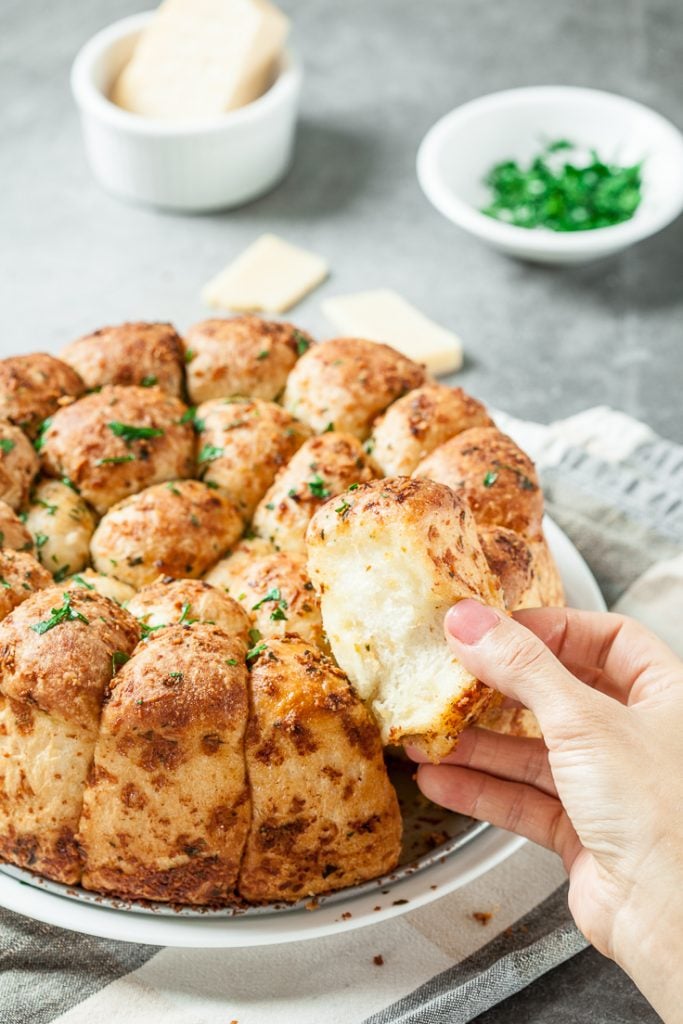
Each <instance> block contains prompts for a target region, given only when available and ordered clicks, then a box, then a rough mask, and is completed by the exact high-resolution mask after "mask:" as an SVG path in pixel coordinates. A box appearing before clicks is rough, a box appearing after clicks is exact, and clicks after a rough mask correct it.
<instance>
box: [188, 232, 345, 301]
mask: <svg viewBox="0 0 683 1024" xmlns="http://www.w3.org/2000/svg"><path fill="white" fill-rule="evenodd" d="M327 274H328V266H327V263H326V262H325V260H324V259H322V258H321V257H320V256H316V255H315V253H312V252H307V251H306V250H305V249H300V248H299V247H298V246H296V245H290V243H289V242H285V240H284V239H283V238H278V236H277V235H261V236H260V238H257V239H256V241H255V242H253V243H252V245H250V246H249V248H248V249H245V250H244V252H243V253H242V255H241V256H238V257H237V259H236V260H235V261H234V262H233V263H229V264H228V266H227V267H225V269H224V270H221V272H220V273H219V274H217V275H216V277H214V278H212V280H211V281H209V282H208V284H206V285H205V286H204V289H203V290H202V299H203V301H204V302H205V303H206V304H207V305H208V306H217V307H219V308H220V309H233V310H235V311H237V312H241V313H258V312H261V311H263V312H269V313H284V312H285V311H286V310H288V309H291V308H292V306H295V305H296V303H297V302H300V301H301V299H302V298H303V297H304V295H307V294H308V292H310V291H312V290H313V289H314V288H317V286H318V285H319V284H320V283H321V281H324V280H325V278H326V277H327Z"/></svg>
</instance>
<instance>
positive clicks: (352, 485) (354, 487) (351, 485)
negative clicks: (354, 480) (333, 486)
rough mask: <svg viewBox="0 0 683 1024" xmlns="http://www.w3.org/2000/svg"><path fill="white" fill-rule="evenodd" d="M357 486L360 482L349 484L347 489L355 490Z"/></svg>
mask: <svg viewBox="0 0 683 1024" xmlns="http://www.w3.org/2000/svg"><path fill="white" fill-rule="evenodd" d="M359 487H360V484H349V490H350V491H357V490H358V488H359Z"/></svg>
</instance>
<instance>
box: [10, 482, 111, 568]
mask: <svg viewBox="0 0 683 1024" xmlns="http://www.w3.org/2000/svg"><path fill="white" fill-rule="evenodd" d="M26 526H27V528H28V529H29V530H30V532H31V534H32V536H33V540H34V543H35V549H36V554H37V556H38V558H39V559H40V561H41V563H42V564H43V565H44V566H45V568H46V569H49V571H50V572H51V573H52V575H53V576H54V577H55V579H56V580H57V581H60V582H61V580H63V579H64V578H65V577H66V576H67V575H69V573H75V572H80V571H81V569H84V568H85V566H86V565H87V564H88V562H89V561H90V539H91V537H92V535H93V533H94V531H95V516H94V515H93V513H92V510H91V509H90V508H89V507H88V505H87V504H86V503H85V501H84V500H83V498H82V497H81V495H80V494H77V493H76V491H74V490H73V488H71V487H69V486H68V485H67V484H63V483H62V482H61V480H45V479H43V480H40V481H39V482H38V483H37V484H36V486H35V487H34V489H33V491H32V492H31V503H30V504H29V506H28V509H27V511H26Z"/></svg>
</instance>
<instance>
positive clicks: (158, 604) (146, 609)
mask: <svg viewBox="0 0 683 1024" xmlns="http://www.w3.org/2000/svg"><path fill="white" fill-rule="evenodd" d="M127 608H128V611H129V612H130V613H131V615H134V616H135V618H136V619H138V620H139V621H140V622H141V623H142V624H143V629H144V627H146V628H147V629H152V630H155V631H156V630H157V629H159V628H163V627H166V626H173V625H177V624H191V623H194V622H203V623H208V624H209V625H214V626H220V628H221V629H222V630H223V631H224V632H226V633H229V634H231V635H234V636H239V637H241V638H242V640H243V641H244V642H245V643H246V642H247V636H248V633H249V627H250V626H251V622H250V620H249V616H248V615H247V613H246V611H245V610H244V608H242V606H241V605H240V604H238V603H237V601H234V600H233V599H232V598H231V597H228V595H227V594H226V593H225V591H223V590H219V589H218V588H217V587H212V586H211V585H210V584H209V583H205V582H204V580H174V579H172V578H171V577H170V576H162V577H161V578H160V579H158V580H157V581H156V582H155V583H150V584H149V585H148V586H146V587H143V588H142V590H139V591H138V592H137V594H136V595H135V596H134V597H132V598H131V599H130V601H129V602H128V605H127Z"/></svg>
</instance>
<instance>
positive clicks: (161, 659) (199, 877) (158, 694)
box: [78, 623, 250, 903]
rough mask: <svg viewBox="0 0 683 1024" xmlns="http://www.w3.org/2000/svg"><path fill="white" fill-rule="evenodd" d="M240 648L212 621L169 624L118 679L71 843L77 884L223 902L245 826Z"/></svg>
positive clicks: (147, 895)
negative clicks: (75, 841)
mask: <svg viewBox="0 0 683 1024" xmlns="http://www.w3.org/2000/svg"><path fill="white" fill-rule="evenodd" d="M245 653H246V645H245V644H244V641H243V640H241V639H240V638H239V637H234V636H232V637H231V636H228V634H227V633H225V632H223V631H222V630H221V629H220V628H218V627H217V626H210V625H206V624H199V623H197V624H196V625H193V626H189V627H186V626H169V627H168V628H167V629H163V630H161V631H160V632H159V633H158V634H157V635H156V636H153V637H152V638H151V639H149V640H146V641H144V642H143V643H142V644H141V645H140V647H139V648H138V650H137V651H136V652H135V654H134V655H133V657H132V658H131V659H130V661H128V662H127V663H126V664H125V665H124V666H123V668H122V669H121V671H120V672H119V673H118V674H117V676H116V679H115V680H114V683H113V688H112V696H111V699H110V700H109V701H108V703H107V704H106V705H105V707H104V710H103V712H102V723H101V726H100V731H99V736H98V738H97V744H96V747H95V759H94V763H93V767H92V771H91V772H90V776H89V779H88V785H87V787H86V791H85V797H84V803H83V817H82V819H81V826H80V832H79V837H78V838H79V843H80V844H81V846H82V848H83V856H84V860H85V866H84V871H83V885H84V886H85V887H86V888H88V889H97V890H100V891H104V892H113V893H116V894H117V895H120V896H133V897H137V898H146V899H152V900H172V901H177V902H180V903H215V902H225V901H226V900H229V899H230V897H231V896H232V894H233V892H234V888H235V882H236V879H237V872H238V870H239V865H240V858H241V855H242V849H243V847H244V842H245V838H246V835H247V830H248V828H249V820H250V811H249V791H248V788H247V781H246V772H245V764H244V732H245V729H246V725H247V712H248V698H247V670H246V666H245V662H244V656H245Z"/></svg>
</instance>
